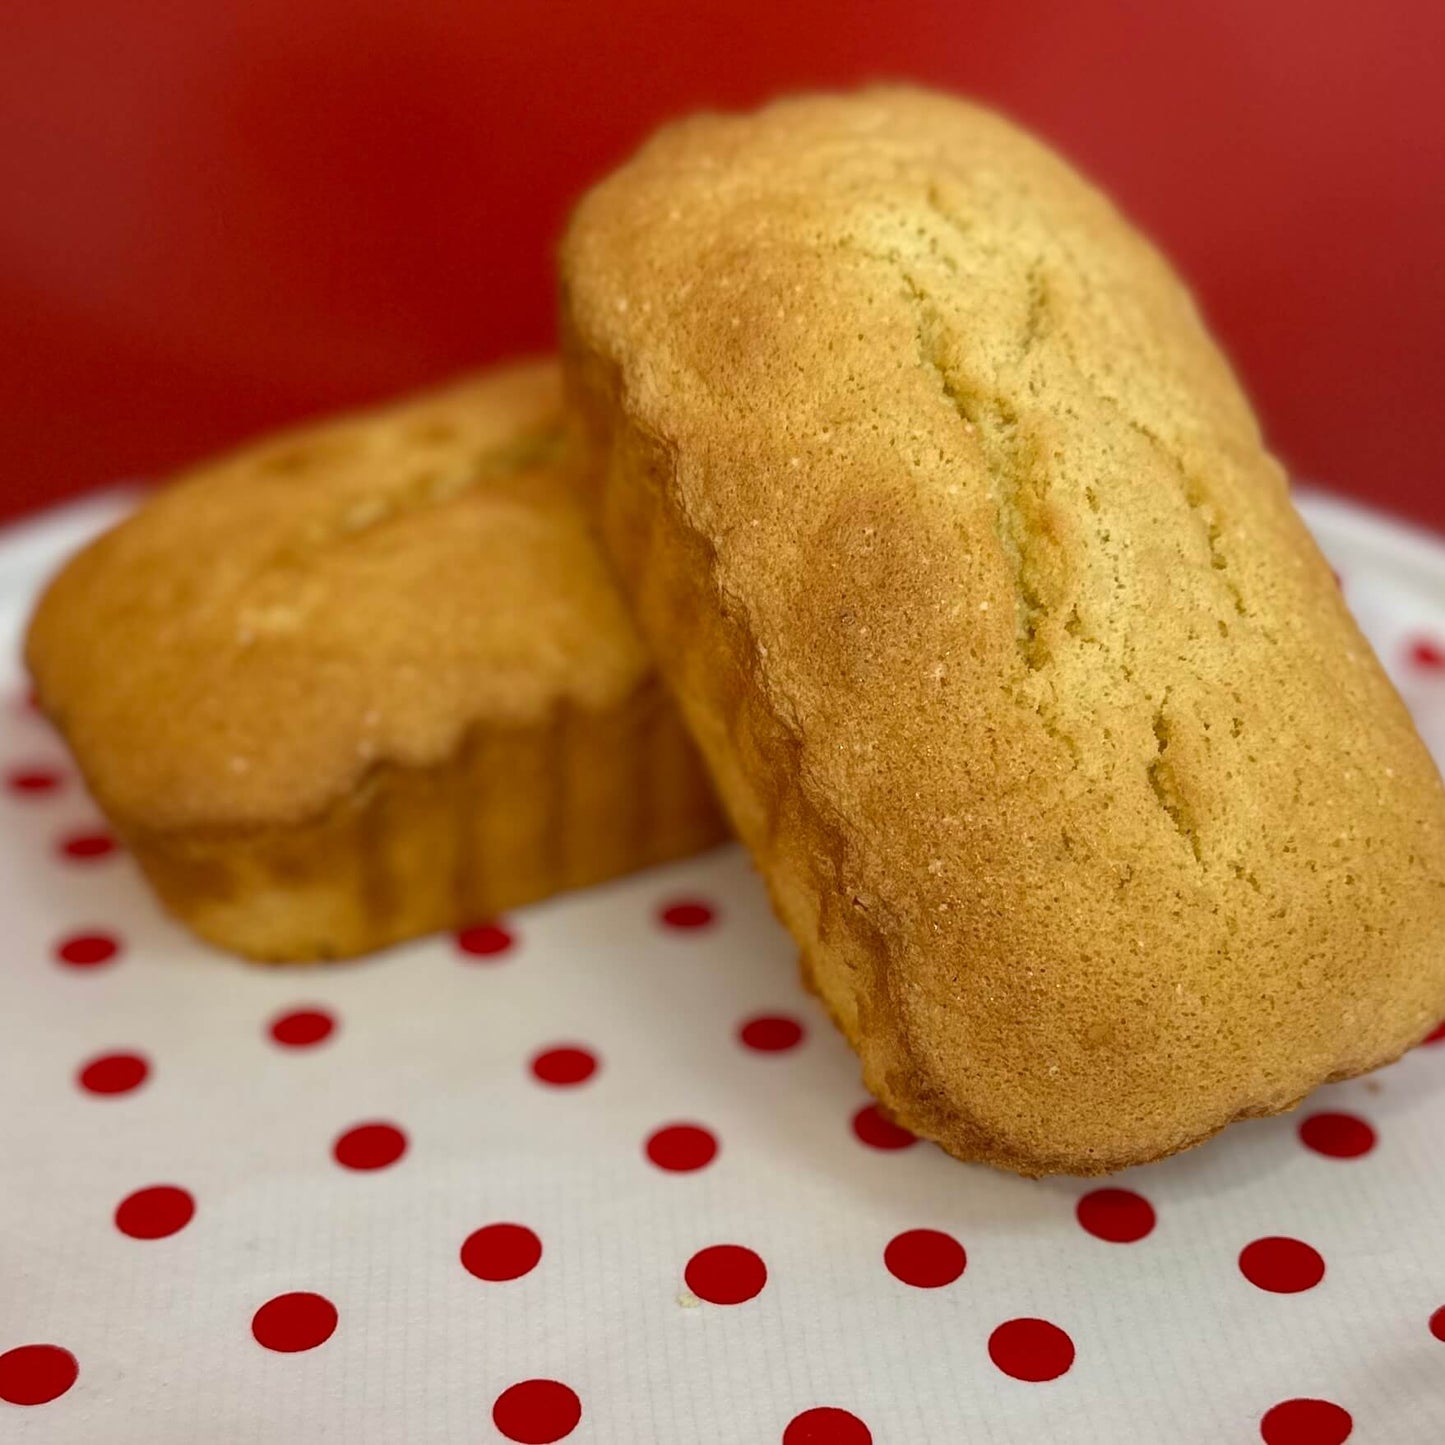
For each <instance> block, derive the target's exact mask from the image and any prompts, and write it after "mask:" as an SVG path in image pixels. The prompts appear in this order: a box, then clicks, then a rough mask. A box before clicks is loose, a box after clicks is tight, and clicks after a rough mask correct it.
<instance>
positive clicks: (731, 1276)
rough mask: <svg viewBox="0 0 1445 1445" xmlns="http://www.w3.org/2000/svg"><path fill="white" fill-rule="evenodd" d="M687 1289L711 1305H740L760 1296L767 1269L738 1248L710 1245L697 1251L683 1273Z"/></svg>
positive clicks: (751, 1255)
mask: <svg viewBox="0 0 1445 1445" xmlns="http://www.w3.org/2000/svg"><path fill="white" fill-rule="evenodd" d="M683 1278H684V1279H686V1281H687V1287H688V1289H690V1290H691V1291H692V1292H693V1294H695V1295H696V1296H697V1297H698V1298H699V1299H701V1300H706V1301H707V1302H708V1303H709V1304H714V1305H740V1304H742V1303H744V1302H745V1301H746V1300H750V1299H752V1298H754V1297H755V1296H756V1295H759V1294H761V1293H762V1289H763V1286H764V1285H765V1284H766V1283H767V1282H768V1267H767V1265H765V1264H764V1263H763V1261H762V1259H761V1258H760V1257H759V1256H758V1255H756V1254H755V1253H754V1252H753V1251H752V1250H750V1249H747V1248H745V1247H744V1246H743V1245H741V1244H714V1245H712V1246H710V1247H709V1248H707V1249H700V1250H698V1252H697V1253H696V1254H695V1255H693V1257H692V1258H691V1259H690V1260H688V1262H687V1269H686V1270H685V1271H684V1272H683Z"/></svg>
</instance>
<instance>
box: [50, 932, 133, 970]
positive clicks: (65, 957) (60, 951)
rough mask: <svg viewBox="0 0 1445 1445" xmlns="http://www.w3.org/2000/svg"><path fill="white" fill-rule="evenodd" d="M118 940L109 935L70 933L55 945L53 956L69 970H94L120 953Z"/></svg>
mask: <svg viewBox="0 0 1445 1445" xmlns="http://www.w3.org/2000/svg"><path fill="white" fill-rule="evenodd" d="M120 948H121V944H120V939H118V938H116V937H115V935H114V934H110V933H72V934H71V935H70V937H69V938H62V939H61V940H60V942H59V943H57V944H56V945H55V956H56V958H57V959H58V960H59V961H60V962H61V963H63V964H66V965H67V966H68V967H70V968H95V967H97V966H99V965H100V964H102V963H109V962H110V961H111V959H113V958H115V957H116V955H117V954H118V953H119V952H120Z"/></svg>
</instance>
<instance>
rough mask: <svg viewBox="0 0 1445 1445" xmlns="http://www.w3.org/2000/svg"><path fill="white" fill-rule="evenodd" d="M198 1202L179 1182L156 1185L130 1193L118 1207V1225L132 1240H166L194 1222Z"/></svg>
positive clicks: (116, 1222)
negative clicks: (192, 1220) (193, 1217)
mask: <svg viewBox="0 0 1445 1445" xmlns="http://www.w3.org/2000/svg"><path fill="white" fill-rule="evenodd" d="M195 1212H196V1201H195V1200H194V1199H193V1198H192V1197H191V1194H190V1192H189V1190H185V1189H182V1188H180V1187H179V1185H175V1184H152V1185H150V1186H149V1187H148V1188H146V1189H137V1190H136V1191H135V1193H134V1194H128V1195H126V1197H125V1198H124V1199H122V1200H121V1202H120V1203H119V1204H118V1205H116V1209H115V1227H116V1228H117V1229H118V1230H120V1232H121V1233H122V1234H126V1235H129V1236H130V1238H132V1239H165V1238H166V1237H167V1236H168V1235H172V1234H176V1233H178V1232H179V1231H180V1230H182V1229H184V1228H185V1227H186V1225H188V1224H189V1223H190V1222H191V1218H192V1216H193V1215H194V1214H195Z"/></svg>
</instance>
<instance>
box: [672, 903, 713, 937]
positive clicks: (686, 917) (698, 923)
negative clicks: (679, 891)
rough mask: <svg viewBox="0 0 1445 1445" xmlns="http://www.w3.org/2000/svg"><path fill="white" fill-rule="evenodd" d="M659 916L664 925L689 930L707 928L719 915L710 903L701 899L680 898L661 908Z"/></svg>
mask: <svg viewBox="0 0 1445 1445" xmlns="http://www.w3.org/2000/svg"><path fill="white" fill-rule="evenodd" d="M657 916H658V918H660V919H661V920H662V923H663V926H664V927H666V928H678V929H682V930H683V931H687V930H689V929H693V928H706V927H707V926H708V924H709V923H711V922H712V921H713V919H714V918H716V917H717V912H716V910H715V909H714V908H713V906H712V905H711V904H710V903H704V902H703V901H702V900H701V899H698V898H679V899H677V901H676V902H673V903H668V904H666V905H664V906H663V907H662V908H660V909H659V910H658V914H657Z"/></svg>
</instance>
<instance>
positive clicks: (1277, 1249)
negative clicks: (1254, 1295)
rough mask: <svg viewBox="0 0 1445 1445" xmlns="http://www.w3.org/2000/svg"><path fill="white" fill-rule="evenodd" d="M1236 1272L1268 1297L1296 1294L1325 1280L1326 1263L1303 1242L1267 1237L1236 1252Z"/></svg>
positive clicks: (1317, 1252)
mask: <svg viewBox="0 0 1445 1445" xmlns="http://www.w3.org/2000/svg"><path fill="white" fill-rule="evenodd" d="M1239 1272H1240V1273H1241V1274H1242V1275H1243V1276H1244V1277H1245V1279H1247V1280H1248V1281H1249V1282H1250V1284H1252V1285H1254V1286H1256V1287H1257V1288H1259V1289H1263V1290H1268V1291H1269V1292H1270V1293H1271V1294H1299V1293H1300V1292H1301V1291H1302V1290H1307V1289H1313V1288H1314V1287H1315V1286H1316V1285H1317V1284H1318V1283H1319V1282H1320V1281H1321V1280H1322V1279H1323V1278H1324V1277H1325V1262H1324V1260H1323V1259H1322V1258H1321V1256H1320V1253H1319V1251H1318V1250H1317V1249H1314V1248H1312V1247H1311V1246H1310V1245H1308V1244H1306V1243H1305V1242H1304V1240H1302V1239H1289V1238H1286V1237H1285V1236H1283V1235H1270V1236H1269V1237H1268V1238H1266V1239H1256V1240H1255V1241H1254V1242H1253V1243H1252V1244H1247V1245H1245V1247H1244V1248H1243V1249H1242V1250H1240V1252H1239Z"/></svg>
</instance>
